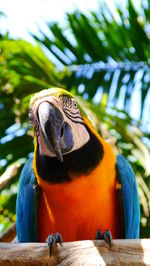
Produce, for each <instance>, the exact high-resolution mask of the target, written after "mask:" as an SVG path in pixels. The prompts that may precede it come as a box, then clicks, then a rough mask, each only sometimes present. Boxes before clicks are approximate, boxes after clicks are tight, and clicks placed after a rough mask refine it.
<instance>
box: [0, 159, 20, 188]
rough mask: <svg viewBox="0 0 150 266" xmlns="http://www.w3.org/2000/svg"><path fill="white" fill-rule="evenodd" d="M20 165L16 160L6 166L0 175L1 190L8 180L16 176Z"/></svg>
mask: <svg viewBox="0 0 150 266" xmlns="http://www.w3.org/2000/svg"><path fill="white" fill-rule="evenodd" d="M20 166H21V164H19V163H18V162H17V163H14V164H12V165H11V166H9V167H8V168H7V170H6V171H5V172H4V174H2V175H1V176H0V190H2V189H3V188H4V187H5V186H6V185H7V184H8V182H9V181H10V180H11V179H12V178H13V177H15V176H16V174H17V173H18V170H19V168H20Z"/></svg>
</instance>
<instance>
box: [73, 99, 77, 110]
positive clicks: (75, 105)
mask: <svg viewBox="0 0 150 266" xmlns="http://www.w3.org/2000/svg"><path fill="white" fill-rule="evenodd" d="M73 107H74V108H75V109H77V104H76V102H75V101H73Z"/></svg>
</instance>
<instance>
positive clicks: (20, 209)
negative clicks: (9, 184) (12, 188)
mask: <svg viewBox="0 0 150 266" xmlns="http://www.w3.org/2000/svg"><path fill="white" fill-rule="evenodd" d="M35 183H36V178H35V174H34V172H33V159H29V160H28V161H27V163H26V164H25V166H24V168H23V170H22V173H21V176H20V182H19V190H18V196H17V204H16V216H17V217H16V220H17V237H18V241H19V242H35V241H37V222H36V220H37V205H38V204H37V203H38V193H37V191H36V190H35V189H34V185H35Z"/></svg>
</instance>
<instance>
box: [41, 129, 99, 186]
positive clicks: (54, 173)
mask: <svg viewBox="0 0 150 266" xmlns="http://www.w3.org/2000/svg"><path fill="white" fill-rule="evenodd" d="M86 128H87V130H88V132H89V135H90V139H89V141H88V142H87V143H86V144H85V145H84V146H83V147H82V148H80V149H78V150H76V151H73V152H70V153H68V154H66V155H64V156H63V163H60V162H59V160H58V159H57V158H56V157H53V158H51V157H48V156H44V155H40V154H39V146H38V145H37V151H36V168H37V172H38V174H39V176H40V177H41V178H42V179H44V180H46V181H48V182H50V183H53V184H56V183H64V182H70V181H72V179H71V177H70V176H69V173H73V174H75V175H76V176H79V175H80V174H86V173H90V171H91V170H92V169H93V168H94V167H96V166H97V164H98V163H99V162H100V160H102V158H103V146H102V144H101V143H100V141H99V140H98V139H97V137H96V136H95V135H94V134H93V133H92V132H91V131H90V130H89V129H88V127H86Z"/></svg>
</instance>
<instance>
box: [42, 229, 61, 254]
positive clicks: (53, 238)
mask: <svg viewBox="0 0 150 266" xmlns="http://www.w3.org/2000/svg"><path fill="white" fill-rule="evenodd" d="M62 242H63V238H62V236H61V234H60V233H58V232H57V233H56V234H50V235H48V237H47V239H46V243H47V244H48V246H49V255H50V257H51V256H52V252H53V247H54V245H56V244H57V243H58V244H60V246H61V244H62Z"/></svg>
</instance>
